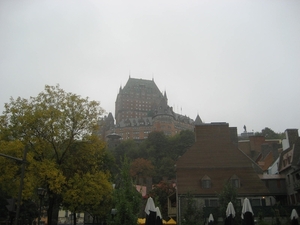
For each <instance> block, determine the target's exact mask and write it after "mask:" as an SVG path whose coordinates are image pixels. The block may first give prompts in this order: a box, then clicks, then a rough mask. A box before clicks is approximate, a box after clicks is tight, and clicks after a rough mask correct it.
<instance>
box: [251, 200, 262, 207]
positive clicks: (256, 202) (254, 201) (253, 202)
mask: <svg viewBox="0 0 300 225" xmlns="http://www.w3.org/2000/svg"><path fill="white" fill-rule="evenodd" d="M251 205H252V206H261V202H260V199H251Z"/></svg>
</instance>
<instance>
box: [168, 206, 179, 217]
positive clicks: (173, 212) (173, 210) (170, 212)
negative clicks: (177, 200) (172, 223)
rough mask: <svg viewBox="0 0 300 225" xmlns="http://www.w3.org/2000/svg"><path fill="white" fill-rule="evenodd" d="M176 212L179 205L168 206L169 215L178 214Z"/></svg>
mask: <svg viewBox="0 0 300 225" xmlns="http://www.w3.org/2000/svg"><path fill="white" fill-rule="evenodd" d="M176 214H177V207H169V208H168V216H176Z"/></svg>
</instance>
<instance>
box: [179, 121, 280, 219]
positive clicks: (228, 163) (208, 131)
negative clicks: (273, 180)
mask: <svg viewBox="0 0 300 225" xmlns="http://www.w3.org/2000/svg"><path fill="white" fill-rule="evenodd" d="M195 137H196V142H195V144H194V145H193V146H192V147H191V148H190V149H188V150H187V151H186V153H185V154H184V155H183V156H181V157H180V158H179V159H178V161H177V162H176V177H177V203H178V204H177V207H178V208H177V214H178V217H177V221H181V219H182V218H181V213H182V211H183V210H184V208H182V207H183V205H182V203H183V202H184V201H185V199H186V196H187V194H188V193H191V194H193V196H195V198H196V199H197V202H198V204H199V207H218V204H219V203H218V196H217V193H220V192H221V191H222V189H223V187H224V185H225V184H226V183H228V182H230V183H231V184H232V185H234V186H235V187H236V188H237V194H238V199H239V200H240V202H241V204H240V205H242V202H243V199H244V198H248V199H250V200H251V202H252V204H254V205H255V206H262V205H271V204H274V203H275V199H274V197H273V194H272V193H270V191H269V189H268V188H267V186H266V185H265V183H264V181H263V180H262V179H261V177H260V176H259V175H262V174H263V170H262V169H261V167H260V166H259V165H257V164H256V163H255V161H253V160H252V159H251V158H250V157H248V156H247V155H246V154H245V153H244V152H243V151H241V150H240V149H239V148H238V141H237V129H236V128H234V127H229V125H228V124H227V123H211V124H201V125H196V126H195Z"/></svg>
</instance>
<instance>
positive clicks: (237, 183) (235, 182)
mask: <svg viewBox="0 0 300 225" xmlns="http://www.w3.org/2000/svg"><path fill="white" fill-rule="evenodd" d="M230 182H231V185H232V186H233V187H235V188H239V187H240V186H241V185H240V178H239V177H238V176H237V175H233V176H232V177H231V178H230Z"/></svg>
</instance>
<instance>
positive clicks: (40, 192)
mask: <svg viewBox="0 0 300 225" xmlns="http://www.w3.org/2000/svg"><path fill="white" fill-rule="evenodd" d="M37 193H38V196H39V199H40V211H39V220H38V225H40V223H41V214H42V200H43V198H44V196H45V194H46V189H44V188H38V190H37Z"/></svg>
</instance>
